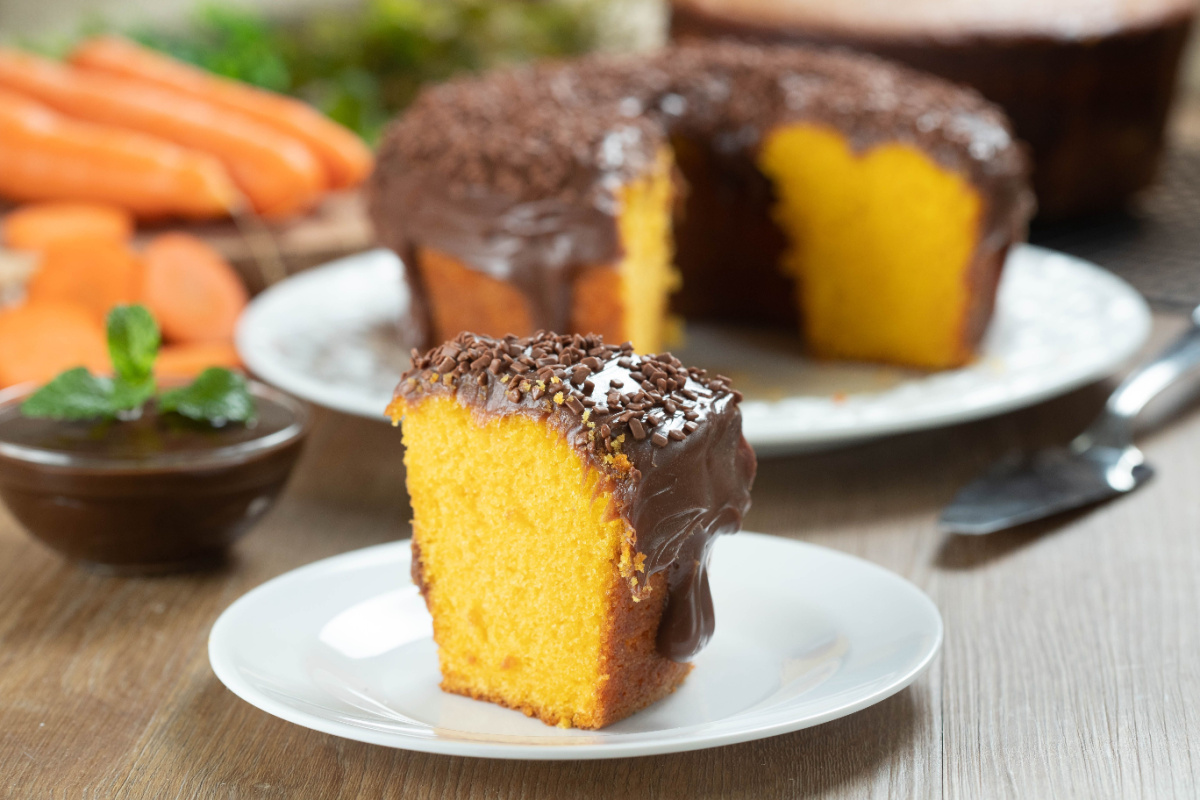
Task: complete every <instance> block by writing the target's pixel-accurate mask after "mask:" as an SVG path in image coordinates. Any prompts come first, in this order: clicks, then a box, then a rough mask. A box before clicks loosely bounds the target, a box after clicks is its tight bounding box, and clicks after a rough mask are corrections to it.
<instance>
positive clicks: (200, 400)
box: [158, 367, 254, 425]
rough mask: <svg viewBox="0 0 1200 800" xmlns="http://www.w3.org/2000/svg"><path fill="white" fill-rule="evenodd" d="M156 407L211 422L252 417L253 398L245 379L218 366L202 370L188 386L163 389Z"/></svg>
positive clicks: (218, 422) (246, 419)
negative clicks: (166, 390) (165, 390)
mask: <svg viewBox="0 0 1200 800" xmlns="http://www.w3.org/2000/svg"><path fill="white" fill-rule="evenodd" d="M158 407H159V408H160V409H161V410H163V411H174V412H175V413H177V414H182V415H183V416H185V417H188V418H189V419H197V420H208V421H209V422H211V423H213V424H214V425H224V424H225V423H226V422H248V421H249V420H251V419H254V398H253V397H251V395H250V390H249V388H248V387H247V386H246V379H245V378H243V377H242V376H241V375H238V374H237V373H236V372H230V371H229V370H227V369H221V368H219V367H210V368H209V369H206V370H204V372H202V373H200V377H198V378H196V380H195V381H193V382H192V384H191V385H190V386H184V387H183V388H181V389H172V390H171V391H168V392H163V393H162V395H161V396H160V397H159V398H158Z"/></svg>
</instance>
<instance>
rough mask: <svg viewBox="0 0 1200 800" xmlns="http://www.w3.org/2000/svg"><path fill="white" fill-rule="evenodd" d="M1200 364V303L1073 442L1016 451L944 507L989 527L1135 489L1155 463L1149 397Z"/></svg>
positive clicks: (946, 520) (954, 526) (951, 520)
mask: <svg viewBox="0 0 1200 800" xmlns="http://www.w3.org/2000/svg"><path fill="white" fill-rule="evenodd" d="M1198 365H1200V307H1197V308H1196V309H1195V310H1193V311H1192V325H1191V327H1190V328H1189V329H1188V330H1187V332H1186V333H1184V334H1183V335H1182V336H1180V337H1179V338H1178V339H1177V340H1175V342H1174V343H1172V344H1171V345H1170V346H1168V347H1167V349H1166V350H1164V351H1163V352H1162V353H1161V354H1160V355H1159V356H1158V357H1157V358H1155V359H1154V360H1153V361H1150V362H1148V363H1146V364H1143V365H1142V366H1140V367H1138V368H1137V369H1135V370H1134V371H1133V372H1132V373H1131V374H1130V375H1129V377H1127V378H1126V379H1125V380H1124V381H1122V383H1121V385H1120V386H1118V387H1117V388H1116V390H1115V391H1114V392H1113V393H1112V395H1110V396H1109V398H1108V402H1107V403H1106V404H1105V406H1104V411H1103V412H1102V413H1101V414H1100V416H1099V417H1098V418H1097V419H1096V421H1095V422H1093V423H1092V424H1091V426H1089V427H1088V429H1087V430H1085V431H1084V432H1083V433H1081V434H1079V435H1078V436H1077V437H1075V439H1074V440H1072V441H1071V443H1070V444H1069V445H1067V446H1066V447H1053V448H1049V449H1046V450H1040V451H1038V452H1035V453H1027V454H1023V455H1020V456H1015V457H1009V458H1006V459H1003V460H1001V461H999V462H998V463H996V464H995V465H994V466H993V467H992V468H991V469H989V470H988V471H987V472H986V473H984V474H983V475H982V476H980V477H979V478H977V479H975V481H973V482H972V483H970V484H968V485H967V486H965V487H963V488H962V489H961V490H960V491H959V492H958V494H957V495H955V497H954V500H953V501H951V503H950V505H948V506H946V508H945V509H944V510H943V511H942V516H941V519H940V520H939V525H940V527H941V528H942V529H943V530H946V531H949V532H951V533H965V534H985V533H994V532H995V531H999V530H1004V529H1005V528H1011V527H1013V526H1015V525H1020V524H1022V523H1025V522H1032V521H1034V520H1038V519H1043V518H1045V517H1049V516H1051V515H1053V514H1059V513H1062V512H1064V511H1070V510H1071V509H1074V508H1080V507H1081V506H1085V505H1088V504H1090V503H1096V502H1098V501H1100V500H1104V499H1106V498H1109V497H1115V496H1116V495H1119V494H1124V493H1126V492H1131V491H1133V490H1134V489H1136V488H1137V487H1138V486H1140V485H1141V484H1142V483H1144V482H1145V481H1146V480H1147V479H1148V478H1149V477H1150V476H1151V475H1153V474H1154V469H1153V468H1152V467H1151V466H1150V465H1149V464H1147V463H1146V460H1145V458H1144V457H1143V455H1142V451H1141V450H1138V449H1137V448H1136V447H1134V446H1133V421H1134V419H1135V418H1136V417H1137V415H1138V414H1139V413H1141V411H1142V409H1144V408H1145V407H1146V405H1147V404H1148V403H1149V402H1150V401H1151V400H1153V399H1154V398H1155V397H1157V396H1158V395H1159V394H1160V393H1162V392H1163V391H1164V390H1165V389H1167V388H1168V387H1170V386H1172V385H1174V384H1175V383H1176V382H1177V381H1179V379H1180V378H1182V377H1183V376H1184V375H1186V374H1187V373H1188V372H1190V371H1191V370H1192V369H1193V368H1195V367H1196V366H1198Z"/></svg>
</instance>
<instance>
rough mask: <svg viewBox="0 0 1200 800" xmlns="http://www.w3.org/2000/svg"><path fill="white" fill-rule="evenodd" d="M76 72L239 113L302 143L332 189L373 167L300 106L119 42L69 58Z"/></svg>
mask: <svg viewBox="0 0 1200 800" xmlns="http://www.w3.org/2000/svg"><path fill="white" fill-rule="evenodd" d="M70 62H71V63H72V64H74V65H75V66H77V67H80V68H83V69H87V70H96V71H99V72H104V73H109V74H113V75H120V76H122V77H125V78H132V79H136V80H141V81H146V82H147V83H152V84H154V85H156V86H163V87H167V88H170V89H173V90H175V91H178V92H180V93H181V94H186V95H188V96H189V97H194V98H197V99H200V100H205V101H207V102H209V103H212V104H213V105H217V106H220V107H222V108H226V109H229V110H231V111H237V112H239V113H242V114H245V115H246V116H248V117H253V118H254V119H256V120H258V121H259V122H261V123H263V124H265V125H270V126H271V127H273V128H276V129H278V130H280V131H283V132H284V133H286V134H288V135H290V136H294V137H296V138H297V139H299V140H300V141H302V142H304V143H305V144H306V145H308V146H309V148H310V149H311V150H312V151H313V153H315V154H316V156H317V158H319V159H320V160H321V163H322V165H323V166H324V167H325V170H326V173H327V174H328V177H329V183H330V185H331V186H332V187H333V188H346V187H350V186H355V185H357V184H359V183H361V182H362V181H363V180H364V179H366V177H367V175H368V174H370V172H371V168H372V166H373V164H374V159H373V157H372V155H371V151H370V150H369V149H368V148H367V146H366V145H365V144H364V143H363V141H362V139H360V138H358V136H356V135H355V134H354V133H353V132H351V131H349V130H347V129H346V128H343V127H342V126H341V125H338V124H337V123H336V122H334V121H333V120H331V119H329V118H328V117H326V116H325V115H323V114H321V113H320V112H318V111H317V110H316V109H314V108H312V107H311V106H309V105H306V104H305V103H302V102H300V101H299V100H294V99H292V98H290V97H285V96H284V95H280V94H276V93H275V92H268V91H265V90H263V89H258V88H255V87H253V86H248V85H246V84H244V83H240V82H238V81H233V80H229V79H227V78H222V77H219V76H216V75H213V74H212V73H209V72H206V71H204V70H202V69H199V68H198V67H193V66H192V65H190V64H185V63H183V62H182V61H177V60H176V59H174V58H171V57H170V56H167V55H163V54H161V53H157V52H155V51H153V50H150V49H149V48H146V47H142V46H141V45H139V44H136V43H134V42H131V41H129V40H128V39H122V38H120V37H117V36H97V37H94V38H92V39H88V40H86V41H84V42H82V43H81V44H80V45H79V46H78V47H76V48H75V50H74V52H72V53H71V56H70Z"/></svg>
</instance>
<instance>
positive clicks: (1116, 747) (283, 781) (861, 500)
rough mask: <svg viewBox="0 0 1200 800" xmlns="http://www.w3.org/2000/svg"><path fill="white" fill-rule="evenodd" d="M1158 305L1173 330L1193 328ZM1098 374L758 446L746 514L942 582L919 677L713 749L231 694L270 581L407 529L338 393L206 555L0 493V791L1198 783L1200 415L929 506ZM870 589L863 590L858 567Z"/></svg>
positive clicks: (811, 791) (1058, 437) (398, 489)
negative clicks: (961, 500) (83, 530)
mask: <svg viewBox="0 0 1200 800" xmlns="http://www.w3.org/2000/svg"><path fill="white" fill-rule="evenodd" d="M1181 325H1182V321H1181V319H1179V318H1177V317H1166V316H1160V317H1159V318H1158V320H1157V323H1156V338H1157V339H1158V340H1162V339H1163V337H1165V336H1167V335H1169V334H1171V333H1172V332H1174V331H1177V330H1179V329H1180V327H1181ZM1105 390H1106V387H1105V386H1094V387H1089V388H1088V389H1085V390H1082V391H1079V392H1075V393H1073V394H1072V395H1070V396H1068V397H1065V398H1061V399H1059V400H1056V401H1053V402H1050V403H1047V404H1044V405H1041V406H1038V407H1036V408H1032V409H1027V410H1025V411H1021V412H1018V413H1014V414H1009V415H1006V416H1003V417H1000V418H997V419H993V420H987V421H982V422H978V423H972V424H968V425H961V426H957V427H953V428H948V429H944V430H940V431H933V432H928V433H923V434H913V435H909V436H902V437H897V438H893V439H889V440H885V441H881V442H877V443H873V444H868V445H864V446H860V447H856V448H852V449H849V450H842V451H835V452H830V453H823V454H820V453H818V454H812V455H807V456H803V457H794V458H784V459H774V460H768V461H764V462H763V464H762V465H761V471H760V477H759V481H758V484H757V485H756V487H755V492H754V501H755V506H754V509H753V511H752V512H751V514H750V517H749V518H748V519H747V521H746V522H747V527H748V528H749V529H752V530H760V531H765V532H768V533H772V534H776V535H780V536H787V537H793V538H798V539H804V540H806V541H810V542H814V543H817V544H821V545H825V546H828V547H833V548H837V549H839V550H844V551H847V552H850V553H854V554H855V555H859V556H862V557H864V558H867V559H870V560H871V561H874V562H876V563H879V564H882V565H883V566H885V567H887V568H889V569H892V570H894V571H896V572H898V573H900V574H902V575H904V576H906V577H908V578H909V579H910V580H913V581H914V582H916V583H917V584H918V585H920V586H921V587H922V588H924V589H925V590H926V591H927V592H929V593H930V595H931V596H932V597H933V598H934V600H935V601H936V602H937V604H938V606H939V607H940V608H941V611H942V614H943V615H944V617H945V620H946V644H945V649H944V651H943V654H942V655H941V656H940V657H939V658H938V659H937V661H936V662H935V663H934V665H933V668H932V669H931V670H930V671H929V672H928V673H927V674H926V675H924V676H923V677H922V678H921V679H920V680H919V681H918V682H917V683H916V684H915V685H914V686H913V687H912V688H910V689H908V690H906V691H904V692H902V693H900V694H899V695H897V696H895V697H893V698H891V699H890V700H888V701H885V702H883V703H881V704H879V705H877V706H875V707H873V708H871V709H868V710H866V711H864V712H861V713H859V714H855V715H853V716H851V717H848V718H846V719H843V720H839V721H836V722H832V723H829V724H826V725H822V726H819V727H817V728H813V729H810V730H806V731H800V732H798V733H795V734H791V735H787V736H780V737H777V738H773V739H768V740H765V741H761V742H752V743H747V744H743V745H736V746H732V747H724V748H717V749H713V750H707V751H701V752H696V753H685V754H679V755H672V756H660V757H650V758H639V759H626V760H619V761H595V762H578V763H540V762H503V761H487V760H479V759H465V758H449V757H441V756H430V755H423V754H419V753H406V752H401V751H395V750H388V749H385V748H380V747H373V746H369V745H363V744H359V743H356V742H349V741H344V740H340V739H336V738H334V737H331V736H327V735H324V734H319V733H315V732H313V731H309V730H306V729H303V728H300V727H297V726H294V725H291V724H288V723H286V722H282V721H280V720H277V719H275V718H273V717H271V716H269V715H267V714H265V713H263V712H260V711H258V710H257V709H255V708H253V707H251V706H250V705H248V704H246V703H244V702H242V701H241V700H239V699H237V698H236V697H234V696H233V695H232V694H230V693H229V692H228V691H227V690H226V689H225V688H224V687H223V686H222V685H221V684H220V683H219V682H218V681H217V679H216V678H215V677H214V676H213V674H212V672H211V670H210V669H209V667H208V661H207V654H206V643H207V636H208V630H209V628H210V626H211V625H212V623H213V621H214V620H215V619H216V617H217V615H218V614H219V613H220V612H221V611H222V610H223V609H224V608H225V607H226V606H227V605H228V604H229V603H231V602H232V601H233V600H234V599H235V598H237V597H238V596H240V595H241V594H242V593H244V592H245V591H247V590H248V589H250V588H251V587H253V586H255V585H258V584H260V583H262V582H263V581H264V580H267V579H269V578H270V577H272V576H275V575H278V574H280V573H282V572H285V571H287V570H289V569H292V568H293V567H296V566H298V565H300V564H303V563H306V562H309V561H313V560H315V559H319V558H323V557H326V556H329V555H333V554H335V553H339V552H344V551H347V550H352V549H355V548H359V547H364V546H367V545H371V544H376V543H379V542H384V541H389V540H392V539H396V538H399V537H401V536H403V535H405V532H406V529H407V520H408V517H409V514H410V510H409V508H408V507H407V501H406V499H405V495H404V491H403V488H402V487H403V468H402V465H401V464H400V460H399V441H398V432H396V431H394V430H392V429H390V428H388V427H386V426H384V425H378V424H375V423H372V422H369V421H365V420H356V419H351V418H348V417H343V416H339V415H335V414H331V413H323V414H321V415H320V420H319V424H318V426H317V429H316V430H315V432H314V436H313V439H312V440H311V442H310V445H309V447H308V450H307V452H306V454H305V456H304V459H303V461H302V463H301V466H300V469H299V471H298V473H297V475H296V478H295V480H294V481H293V483H292V485H291V486H290V488H289V490H288V492H287V493H286V495H285V496H284V498H283V500H282V501H281V502H280V504H279V506H278V507H277V508H276V509H275V510H274V511H272V513H271V514H270V515H269V516H268V518H267V519H266V521H265V522H264V523H263V524H262V525H261V526H260V527H259V528H258V529H257V530H255V531H254V532H253V533H252V534H251V535H250V536H249V537H248V538H247V539H246V540H245V541H244V542H242V543H241V544H240V545H239V547H238V549H237V556H236V558H235V559H234V560H233V561H232V563H230V564H229V565H227V566H225V567H223V568H221V569H219V570H217V571H215V572H211V573H207V574H202V575H192V576H175V577H165V578H155V579H129V578H111V577H104V576H100V575H95V574H91V573H88V572H84V571H82V570H80V569H78V568H76V567H74V566H71V565H69V564H65V563H63V562H62V561H60V560H59V559H58V558H57V557H56V556H55V555H54V554H52V553H50V552H48V551H46V550H45V549H43V548H42V547H41V546H40V545H38V544H37V543H35V542H33V541H32V540H30V539H29V538H28V537H27V536H26V535H25V534H24V533H23V532H22V531H20V530H19V529H18V528H17V526H16V524H15V523H14V522H13V521H12V520H11V518H10V517H8V516H7V515H6V513H5V512H3V511H0V796H10V797H14V798H27V797H56V798H57V797H86V798H108V797H114V798H116V797H120V798H168V797H169V798H176V797H178V798H223V797H229V798H259V797H266V798H269V797H280V798H294V797H296V798H301V797H302V798H354V797H370V798H375V797H405V798H456V799H457V798H462V799H468V798H469V799H471V800H475V799H476V798H478V799H479V800H482V799H483V798H562V797H632V796H636V797H640V798H702V797H746V798H758V797H829V798H882V797H918V798H926V797H951V798H974V797H981V798H992V797H1021V798H1029V797H1110V796H1127V797H1138V796H1141V797H1194V796H1195V794H1196V791H1197V787H1200V756H1194V755H1193V754H1192V753H1193V751H1195V750H1196V749H1197V743H1198V742H1200V710H1198V709H1200V626H1198V625H1197V619H1200V491H1198V490H1197V489H1196V487H1197V486H1198V485H1200V412H1198V411H1197V410H1195V407H1194V404H1193V405H1192V406H1189V408H1190V409H1191V410H1188V409H1185V410H1184V411H1183V412H1181V413H1180V414H1179V415H1176V416H1174V417H1172V418H1171V419H1170V421H1168V422H1166V423H1165V425H1164V426H1163V427H1161V428H1160V429H1158V430H1155V431H1152V432H1150V433H1148V434H1147V436H1146V437H1145V439H1144V440H1143V441H1144V443H1145V450H1146V452H1147V455H1148V456H1149V458H1150V459H1151V460H1152V462H1153V463H1154V464H1155V465H1156V466H1157V467H1158V468H1159V475H1158V477H1157V478H1155V480H1154V481H1153V482H1151V483H1150V484H1149V485H1148V486H1147V487H1146V488H1145V489H1143V490H1141V491H1139V492H1137V493H1136V494H1134V495H1132V496H1130V497H1128V498H1123V499H1120V500H1118V501H1116V502H1112V503H1109V504H1108V505H1105V506H1102V507H1100V508H1097V509H1095V510H1092V511H1090V512H1085V513H1080V514H1076V515H1073V516H1071V517H1068V518H1066V519H1064V520H1060V521H1057V522H1054V523H1043V524H1041V525H1038V526H1035V527H1033V528H1032V529H1029V530H1025V531H1019V532H1015V533H1008V534H998V535H996V536H993V537H990V538H986V539H959V538H947V537H944V536H943V535H941V534H939V533H938V532H937V531H936V530H935V527H934V520H935V518H936V515H937V512H938V510H939V509H940V507H941V506H942V505H943V504H944V503H945V502H946V501H948V500H949V499H950V497H951V496H952V495H953V493H954V491H955V489H956V488H957V487H958V486H959V485H960V484H961V483H962V482H963V481H964V480H965V479H967V478H968V477H970V476H971V475H972V474H973V473H975V472H976V471H978V470H979V469H981V468H982V467H983V466H985V465H986V464H987V463H989V462H990V461H991V460H992V459H993V458H995V457H997V456H999V455H1001V454H1002V453H1004V452H1005V451H1007V450H1010V449H1012V448H1015V447H1018V446H1028V445H1034V444H1038V443H1046V442H1056V441H1065V440H1066V439H1068V438H1069V437H1070V436H1071V435H1073V434H1074V433H1075V432H1076V431H1077V430H1078V429H1080V428H1081V427H1083V425H1084V424H1085V423H1086V422H1087V420H1088V418H1089V417H1090V415H1091V414H1092V413H1093V412H1094V411H1095V410H1096V409H1097V408H1098V407H1099V405H1100V403H1101V402H1102V400H1103V396H1104V394H1105ZM848 590H852V587H848Z"/></svg>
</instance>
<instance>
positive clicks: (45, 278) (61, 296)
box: [27, 239, 142, 326]
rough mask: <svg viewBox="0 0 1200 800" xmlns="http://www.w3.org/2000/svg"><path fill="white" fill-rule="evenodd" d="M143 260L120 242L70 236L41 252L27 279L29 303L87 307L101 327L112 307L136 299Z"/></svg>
mask: <svg viewBox="0 0 1200 800" xmlns="http://www.w3.org/2000/svg"><path fill="white" fill-rule="evenodd" d="M141 283H142V262H141V259H139V258H138V257H137V255H136V254H135V253H134V252H133V251H132V250H130V249H129V248H128V247H126V246H125V245H123V244H116V243H114V242H111V241H108V240H106V239H70V240H67V241H63V242H58V243H56V244H52V245H50V246H49V247H47V248H46V249H45V250H43V251H42V257H41V261H40V262H39V264H38V267H37V270H36V271H35V272H34V273H33V277H32V278H30V280H29V286H28V287H27V294H28V297H29V300H30V302H33V303H37V302H68V303H74V304H76V305H79V306H82V307H84V308H87V309H88V310H90V311H91V312H92V315H93V317H94V318H95V320H96V322H97V323H99V324H100V325H101V326H103V324H104V319H105V317H107V316H108V312H109V311H111V310H112V308H113V306H117V305H121V304H124V303H133V302H136V301H137V297H138V292H139V289H140V287H141Z"/></svg>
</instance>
